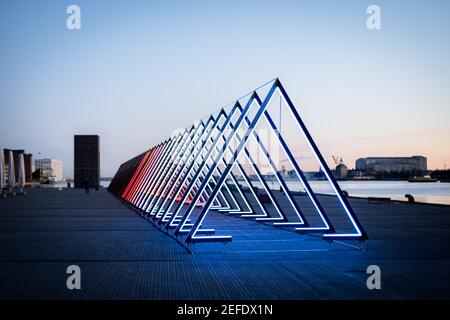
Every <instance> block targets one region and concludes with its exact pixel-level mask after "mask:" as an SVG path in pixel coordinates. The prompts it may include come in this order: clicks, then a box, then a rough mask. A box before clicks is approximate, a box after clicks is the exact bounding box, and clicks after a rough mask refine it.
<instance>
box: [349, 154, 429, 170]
mask: <svg viewBox="0 0 450 320" xmlns="http://www.w3.org/2000/svg"><path fill="white" fill-rule="evenodd" d="M356 170H360V171H374V172H402V171H427V158H425V157H423V156H413V157H368V158H360V159H358V160H356Z"/></svg>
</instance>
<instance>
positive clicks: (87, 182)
mask: <svg viewBox="0 0 450 320" xmlns="http://www.w3.org/2000/svg"><path fill="white" fill-rule="evenodd" d="M84 192H85V193H86V194H89V180H88V179H85V180H84Z"/></svg>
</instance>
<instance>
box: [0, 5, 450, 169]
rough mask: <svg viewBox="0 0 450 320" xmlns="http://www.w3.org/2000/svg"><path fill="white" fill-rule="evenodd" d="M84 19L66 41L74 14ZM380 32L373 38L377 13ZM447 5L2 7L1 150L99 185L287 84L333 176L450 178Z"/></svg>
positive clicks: (449, 46)
mask: <svg viewBox="0 0 450 320" xmlns="http://www.w3.org/2000/svg"><path fill="white" fill-rule="evenodd" d="M71 4H76V5H78V6H79V7H80V8H81V30H68V29H67V28H66V19H67V17H68V14H67V13H66V8H67V7H68V6H69V5H71ZM371 4H376V5H378V6H379V7H380V8H381V26H382V29H381V30H369V29H368V28H367V27H366V19H367V17H368V14H367V13H366V9H367V7H368V6H369V5H371ZM449 15H450V2H449V1H445V0H443V1H400V0H395V1H379V0H371V1H364V0H359V1H357V0H353V1H317V0H316V1H312V0H311V1H300V0H295V1H262V0H258V1H231V0H228V1H212V0H210V1H158V2H156V1H155V2H152V1H132V0H128V1H112V0H109V1H100V0H95V1H81V0H72V1H55V0H53V1H20V0H19V1H1V2H0V41H1V49H0V87H1V89H0V120H1V125H0V147H4V148H17V149H25V150H26V151H27V152H30V153H33V155H34V158H40V157H49V158H53V159H59V160H63V161H64V172H65V176H67V175H68V174H70V175H73V135H74V134H98V135H100V141H101V175H102V176H112V175H114V173H115V171H116V170H117V168H118V166H119V164H120V163H122V162H123V161H125V160H127V159H129V158H131V157H133V156H135V155H136V154H138V153H140V152H142V151H144V150H145V149H147V148H149V147H151V146H152V145H154V144H156V143H159V142H160V141H162V140H164V139H166V138H167V137H168V136H169V135H170V133H171V132H172V131H173V130H174V129H176V128H179V127H185V126H188V125H190V124H191V123H192V122H193V121H195V120H197V119H199V118H203V117H204V116H206V115H208V114H210V113H212V112H213V111H215V110H217V109H218V108H220V107H221V106H223V105H225V104H227V103H229V102H230V101H232V100H233V99H234V98H238V97H239V96H241V95H242V94H244V93H246V92H247V91H249V90H251V89H252V88H255V87H257V86H259V85H260V84H262V83H264V82H266V81H268V80H270V79H273V78H275V77H279V78H280V80H281V81H282V83H283V84H284V86H285V88H286V90H287V91H288V93H289V95H290V97H291V98H292V100H293V101H294V103H295V105H296V107H297V109H298V111H299V112H300V114H301V116H302V117H303V119H304V121H305V123H306V125H307V126H308V128H309V129H310V132H311V134H312V135H313V137H314V138H315V140H316V142H317V144H318V146H319V147H320V148H321V150H322V152H323V154H324V155H326V158H327V161H328V162H329V164H330V165H332V164H333V161H332V159H331V155H332V154H333V155H338V156H341V157H342V158H343V160H344V162H345V163H346V164H347V165H348V166H349V167H350V168H353V167H354V161H355V159H357V158H359V157H365V156H412V155H423V156H426V157H427V158H428V166H429V168H430V169H436V168H443V167H444V164H446V165H447V168H449V167H450V125H449V119H450V59H449V57H450V33H449V32H448V30H450V19H449Z"/></svg>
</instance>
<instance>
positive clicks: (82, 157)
mask: <svg viewBox="0 0 450 320" xmlns="http://www.w3.org/2000/svg"><path fill="white" fill-rule="evenodd" d="M74 149H75V150H74V167H75V168H74V172H75V174H74V178H75V188H84V182H85V180H88V181H89V185H90V187H95V186H96V185H100V137H99V136H98V135H75V136H74Z"/></svg>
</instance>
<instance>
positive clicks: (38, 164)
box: [34, 158, 64, 181]
mask: <svg viewBox="0 0 450 320" xmlns="http://www.w3.org/2000/svg"><path fill="white" fill-rule="evenodd" d="M34 168H35V170H39V171H40V176H41V179H45V180H46V179H48V180H52V181H63V180H64V177H63V162H62V161H61V160H54V159H47V158H46V159H36V160H34Z"/></svg>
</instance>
